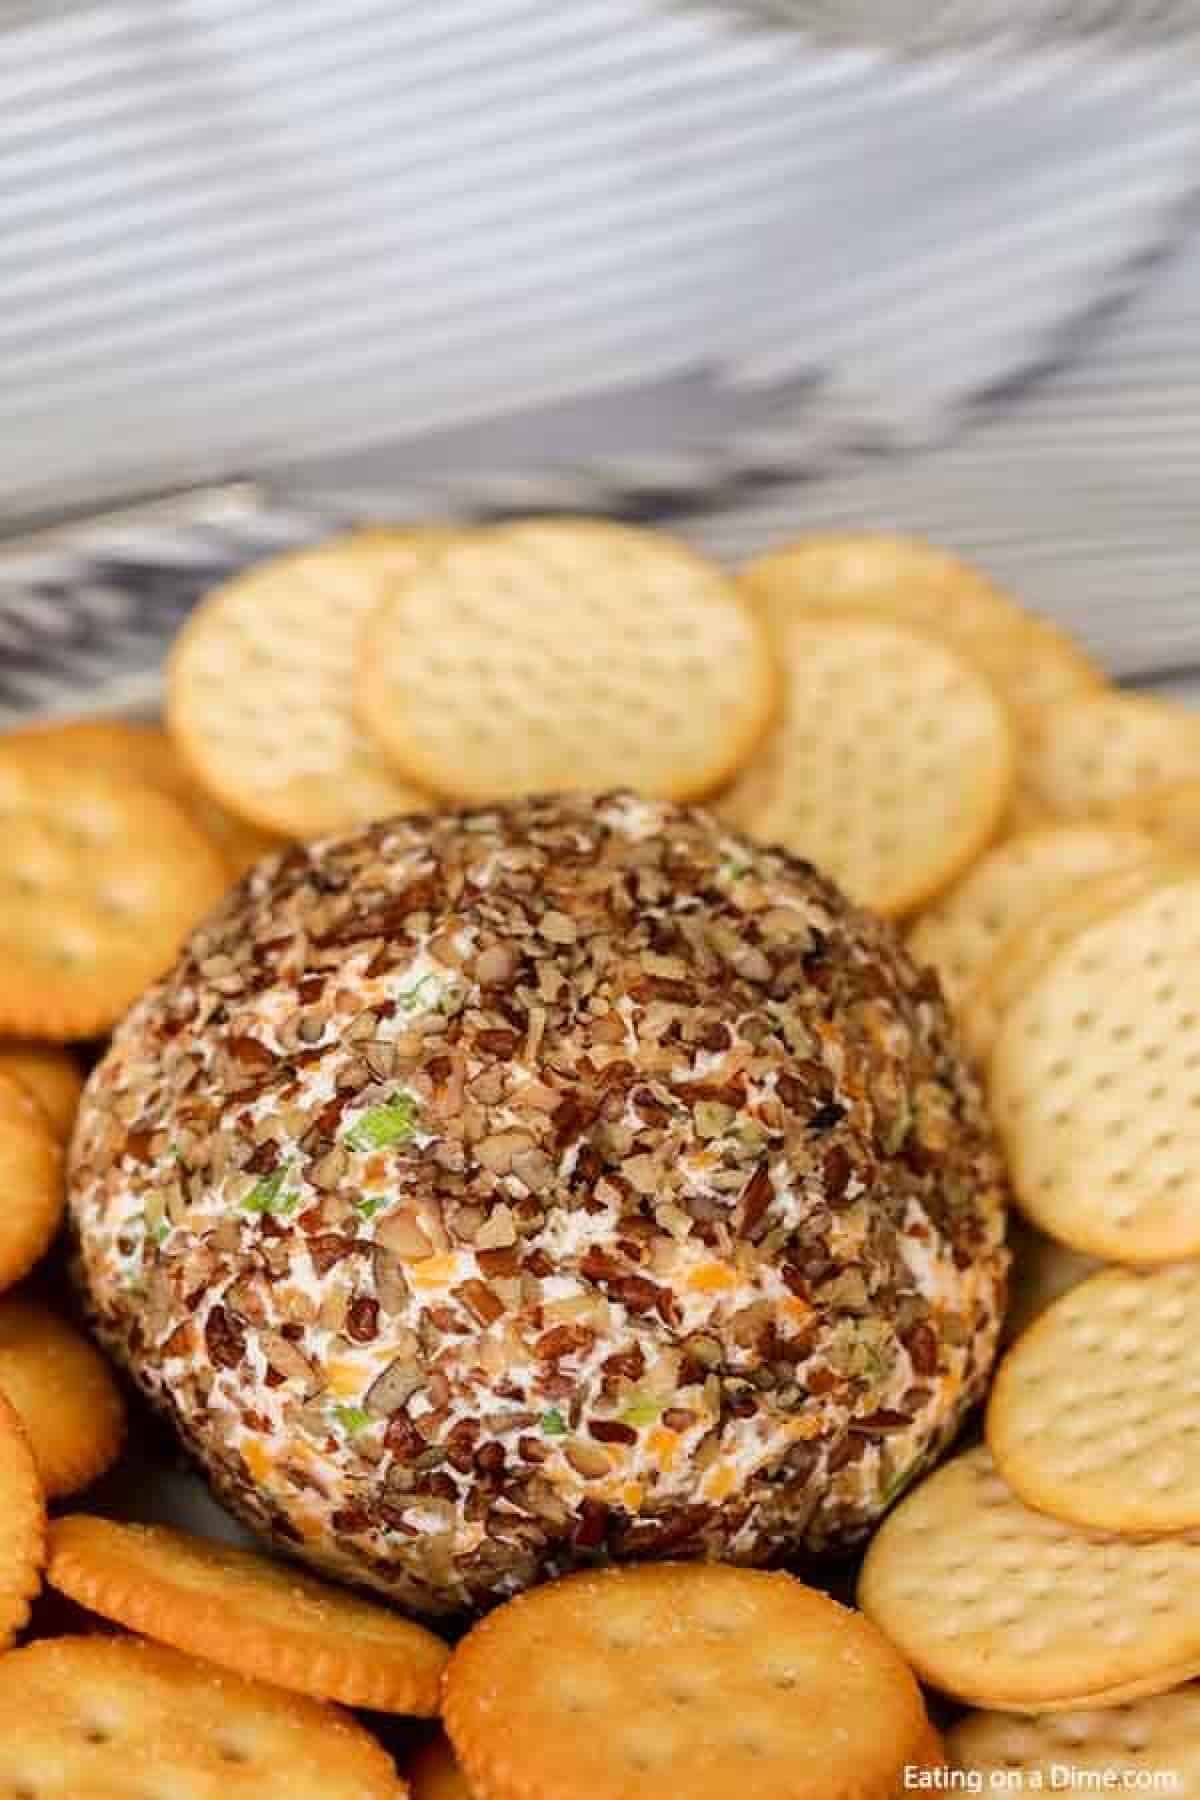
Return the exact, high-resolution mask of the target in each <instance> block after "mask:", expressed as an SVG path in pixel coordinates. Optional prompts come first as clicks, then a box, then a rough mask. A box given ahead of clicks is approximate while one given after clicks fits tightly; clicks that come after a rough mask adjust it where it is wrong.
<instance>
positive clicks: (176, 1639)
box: [47, 1514, 449, 1716]
mask: <svg viewBox="0 0 1200 1800" xmlns="http://www.w3.org/2000/svg"><path fill="white" fill-rule="evenodd" d="M47 1579H48V1580H49V1581H50V1583H51V1585H52V1586H53V1587H56V1588H57V1589H58V1590H59V1591H60V1592H61V1593H64V1594H66V1595H67V1596H68V1598H69V1599H72V1600H75V1601H77V1602H78V1603H79V1604H80V1605H81V1606H86V1607H89V1608H90V1609H91V1611H92V1612H97V1613H99V1614H100V1615H101V1617H103V1618H106V1619H113V1620H115V1621H116V1622H117V1623H118V1624H120V1625H125V1626H128V1627H129V1629H130V1630H132V1631H140V1632H143V1633H144V1634H145V1635H146V1636H147V1637H152V1638H156V1639H158V1640H159V1641H160V1642H162V1643H164V1644H171V1645H173V1646H174V1647H175V1648H176V1649H177V1650H186V1651H190V1652H191V1653H192V1654H193V1655H196V1656H205V1657H207V1658H208V1659H209V1661H210V1662H216V1663H221V1664H223V1665H225V1666H226V1667H229V1668H234V1669H238V1670H240V1671H241V1672H242V1673H243V1674H245V1675H253V1676H257V1677H258V1678H259V1679H260V1680H263V1681H274V1682H277V1683H278V1684H279V1686H280V1687H286V1688H292V1689H294V1690H295V1691H296V1692H297V1693H302V1694H312V1695H315V1696H316V1697H318V1698H320V1699H327V1700H340V1701H342V1702H344V1704H345V1705H347V1706H366V1707H371V1708H372V1709H373V1710H374V1711H376V1712H403V1713H417V1714H421V1715H430V1716H432V1715H434V1714H436V1712H437V1710H438V1684H439V1681H440V1677H441V1673H442V1669H443V1667H444V1666H445V1663H446V1659H447V1657H448V1655H449V1652H448V1651H447V1649H446V1646H445V1645H444V1644H443V1643H442V1641H441V1639H440V1638H437V1637H435V1636H434V1635H433V1633H432V1632H431V1631H426V1630H425V1629H424V1627H422V1626H420V1625H414V1624H412V1623H410V1622H409V1620H407V1619H402V1618H400V1617H399V1615H398V1614H396V1613H392V1612H388V1611H387V1610H386V1608H384V1607H382V1606H378V1605H374V1604H372V1602H371V1601H369V1600H361V1599H359V1598H358V1597H357V1596H356V1595H354V1594H351V1593H349V1592H348V1591H344V1590H342V1589H340V1588H336V1587H331V1586H329V1585H328V1583H326V1582H323V1581H318V1580H316V1579H315V1578H314V1577H313V1576H311V1575H303V1574H301V1573H300V1572H299V1571H298V1570H296V1569H293V1568H290V1567H288V1566H286V1565H284V1564H282V1563H279V1562H276V1561H273V1560H271V1559H270V1558H269V1557H265V1556H256V1555H254V1554H253V1553H252V1552H250V1551H245V1550H233V1549H229V1548H228V1547H226V1546H225V1545H223V1544H216V1543H211V1542H209V1541H208V1539H206V1538H198V1537H194V1536H192V1535H191V1534H189V1533H187V1532H182V1531H174V1530H172V1529H170V1528H169V1527H168V1526H165V1525H124V1524H118V1523H117V1522H115V1521H114V1520H111V1519H99V1518H91V1517H89V1516H87V1515H85V1514H75V1515H73V1516H71V1517H69V1518H64V1519H58V1520H56V1521H55V1523H54V1525H53V1526H52V1528H51V1538H50V1563H49V1567H48V1570H47Z"/></svg>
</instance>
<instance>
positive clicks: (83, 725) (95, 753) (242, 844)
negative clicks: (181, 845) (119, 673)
mask: <svg viewBox="0 0 1200 1800" xmlns="http://www.w3.org/2000/svg"><path fill="white" fill-rule="evenodd" d="M18 740H19V741H24V742H29V743H32V744H34V745H35V746H36V747H39V748H41V749H43V750H48V751H50V752H52V753H53V755H54V756H55V757H57V758H58V759H59V760H60V761H64V762H73V763H77V764H83V765H84V766H85V767H88V768H98V769H106V770H108V771H110V772H111V773H112V774H113V775H116V776H118V777H119V778H120V779H121V780H122V781H138V782H148V783H149V785H150V786H151V787H156V788H161V789H162V790H163V792H164V793H166V794H169V795H170V796H171V798H172V799H174V800H176V801H178V803H179V804H180V806H182V807H183V809H184V811H185V812H186V813H188V814H189V816H190V817H191V818H193V819H194V820H195V821H196V823H197V824H198V825H199V826H200V828H201V830H202V831H203V832H204V834H205V836H206V837H208V838H209V839H211V841H212V842H213V844H214V845H215V846H216V848H217V849H218V850H219V851H220V853H221V855H222V857H223V858H224V860H225V862H226V864H227V865H228V868H229V873H230V874H231V875H235V876H236V875H242V874H244V873H245V871H246V870H247V869H248V868H251V867H253V865H254V864H255V863H256V862H258V861H259V860H260V858H262V857H264V856H266V855H268V854H269V853H270V852H271V851H272V850H275V849H277V848H278V846H279V844H280V843H281V842H282V841H283V840H281V839H279V838H277V837H274V836H270V835H268V834H267V833H266V832H262V831H259V830H257V829H256V827H254V826H253V825H247V824H246V823H245V822H244V821H243V820H241V819H239V818H237V817H236V816H235V815H234V814H233V813H231V812H229V811H227V810H226V808H225V807H223V806H221V805H219V803H218V802H217V801H216V800H214V799H213V798H212V797H211V795H209V794H207V793H206V792H205V791H204V790H203V788H200V787H198V786H197V784H196V782H195V781H194V780H193V779H192V777H191V775H190V774H189V773H188V771H187V769H186V768H185V767H184V764H183V762H182V760H181V758H180V756H179V752H178V751H177V750H176V748H175V745H174V744H173V743H172V741H171V738H170V736H169V734H168V733H167V732H166V731H164V730H163V727H162V726H161V725H155V724H151V723H149V722H148V721H146V720H142V719H121V718H87V719H53V720H47V721H45V722H44V723H38V724H34V725H27V726H22V727H21V728H20V730H19V731H17V732H14V733H10V734H9V735H8V736H7V737H6V738H4V739H3V740H0V741H3V742H5V743H9V742H14V741H18Z"/></svg>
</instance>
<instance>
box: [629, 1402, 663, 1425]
mask: <svg viewBox="0 0 1200 1800" xmlns="http://www.w3.org/2000/svg"><path fill="white" fill-rule="evenodd" d="M666 1404H667V1403H666V1401H665V1400H656V1399H655V1398H654V1396H653V1395H652V1394H644V1395H641V1396H639V1398H638V1399H636V1400H634V1401H633V1403H632V1404H631V1405H630V1406H627V1407H626V1408H625V1411H624V1412H623V1413H622V1414H621V1420H622V1423H623V1424H626V1425H653V1424H654V1422H655V1420H656V1419H658V1418H661V1416H662V1413H663V1410H664V1408H665V1407H666Z"/></svg>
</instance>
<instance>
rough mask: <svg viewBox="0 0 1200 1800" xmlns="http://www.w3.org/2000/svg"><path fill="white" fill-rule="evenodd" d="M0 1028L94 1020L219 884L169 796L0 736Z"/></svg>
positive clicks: (203, 908)
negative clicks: (0, 843) (0, 853)
mask: <svg viewBox="0 0 1200 1800" xmlns="http://www.w3.org/2000/svg"><path fill="white" fill-rule="evenodd" d="M0 828H2V830H3V834H4V859H3V864H2V866H0V1031H4V1032H11V1033H15V1034H17V1035H23V1036H28V1037H37V1038H50V1039H56V1040H61V1039H66V1038H79V1037H92V1036H95V1035H97V1034H98V1033H100V1032H102V1031H107V1030H108V1029H109V1028H110V1027H111V1026H112V1025H114V1024H115V1023H116V1021H117V1020H118V1019H119V1018H120V1017H121V1014H122V1013H123V1012H124V1011H125V1010H126V1008H127V1007H128V1006H129V1005H130V1004H131V1003H132V1002H133V1001H134V1000H136V999H137V997H138V996H139V994H141V993H142V992H143V990H144V989H145V988H146V987H148V986H149V984H150V983H151V982H152V981H153V980H155V979H156V977H158V976H159V975H161V974H162V973H163V971H164V970H165V969H166V967H167V966H168V964H169V963H170V962H171V960H172V958H173V956H174V955H175V952H176V950H177V949H178V946H179V944H180V942H181V940H182V939H183V937H184V936H185V935H186V934H187V932H188V931H189V930H190V929H191V928H192V926H193V925H195V923H196V922H197V920H198V919H199V918H200V917H201V916H202V915H203V914H204V913H205V912H207V911H208V910H209V908H210V907H212V906H214V905H215V904H216V902H217V901H218V900H219V899H220V898H221V896H222V895H223V894H224V893H225V892H226V890H227V888H228V885H229V880H228V873H227V871H226V868H225V865H224V863H223V862H222V860H221V858H220V857H219V856H218V854H217V852H216V851H215V850H214V849H213V847H212V845H211V844H210V843H209V842H208V840H207V839H206V838H205V837H204V836H203V834H202V833H201V832H200V830H199V829H198V828H197V827H196V826H195V825H193V824H192V822H191V821H190V820H189V819H188V818H187V817H186V816H185V815H184V813H183V812H182V811H181V810H180V808H179V807H178V806H177V805H176V803H175V802H174V801H173V800H171V799H169V798H168V797H167V796H166V795H165V794H163V793H160V792H159V791H158V790H156V789H154V788H151V787H148V786H144V785H142V784H140V783H136V782H129V781H125V780H122V779H120V778H119V777H118V776H116V775H114V774H113V773H111V772H109V771H106V770H104V769H100V768H88V767H86V766H84V765H83V764H76V763H73V762H69V761H67V762H64V761H62V760H60V759H59V758H58V757H56V756H54V755H52V754H49V753H48V752H44V751H42V750H41V749H39V748H36V747H34V746H32V745H29V744H18V743H16V742H10V743H8V744H4V745H0Z"/></svg>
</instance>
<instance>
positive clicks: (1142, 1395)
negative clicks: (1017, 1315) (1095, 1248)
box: [987, 1263, 1200, 1533]
mask: <svg viewBox="0 0 1200 1800" xmlns="http://www.w3.org/2000/svg"><path fill="white" fill-rule="evenodd" d="M1198 1310H1200V1263H1179V1264H1176V1265H1175V1266H1173V1267H1167V1268H1163V1269H1154V1270H1151V1271H1137V1270H1131V1269H1108V1270H1105V1271H1104V1272H1103V1273H1101V1274H1098V1275H1094V1276H1092V1277H1091V1279H1090V1280H1088V1281H1085V1282H1084V1283H1083V1284H1082V1285H1081V1286H1079V1287H1077V1288H1075V1289H1073V1291H1072V1292H1071V1293H1069V1294H1066V1295H1064V1296H1063V1297H1062V1298H1061V1299H1059V1300H1057V1301H1056V1302H1055V1303H1054V1305H1052V1306H1051V1307H1050V1308H1049V1309H1048V1310H1047V1311H1046V1312H1045V1313H1043V1315H1042V1317H1041V1318H1040V1319H1039V1320H1038V1321H1037V1322H1036V1323H1035V1324H1034V1325H1033V1326H1031V1328H1030V1329H1029V1330H1028V1331H1027V1332H1026V1333H1025V1334H1024V1336H1023V1337H1021V1338H1020V1339H1019V1340H1018V1342H1017V1344H1016V1345H1015V1347H1014V1348H1013V1349H1012V1350H1010V1351H1009V1353H1008V1355H1007V1356H1006V1357H1005V1358H1004V1361H1003V1362H1002V1363H1001V1365H1000V1370H999V1373H998V1374H997V1377H996V1382H995V1386H994V1387H993V1389H992V1394H991V1400H990V1402H989V1405H988V1412H987V1440H988V1446H989V1448H990V1450H991V1452H992V1458H993V1460H994V1462H995V1464H996V1467H997V1468H998V1469H999V1471H1000V1473H1001V1475H1002V1476H1003V1477H1004V1479H1005V1481H1006V1482H1007V1483H1008V1485H1009V1486H1010V1487H1011V1488H1012V1489H1013V1491H1014V1492H1015V1493H1017V1494H1019V1495H1020V1497H1021V1499H1023V1500H1024V1501H1026V1503H1027V1504H1028V1505H1030V1506H1036V1507H1038V1508H1039V1509H1040V1510H1041V1511H1042V1512H1047V1513H1052V1514H1053V1515H1054V1517H1055V1518H1060V1519H1066V1520H1068V1521H1069V1522H1070V1523H1073V1524H1076V1525H1092V1526H1095V1527H1096V1529H1097V1530H1100V1531H1118V1532H1126V1533H1128V1532H1152V1531H1153V1532H1161V1531H1186V1530H1194V1529H1200V1450H1198V1448H1197V1442H1196V1436H1195V1428H1196V1419H1197V1396H1200V1337H1198V1336H1197V1333H1196V1329H1195V1321H1196V1316H1197V1312H1198Z"/></svg>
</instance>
